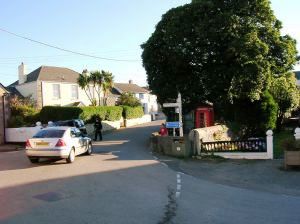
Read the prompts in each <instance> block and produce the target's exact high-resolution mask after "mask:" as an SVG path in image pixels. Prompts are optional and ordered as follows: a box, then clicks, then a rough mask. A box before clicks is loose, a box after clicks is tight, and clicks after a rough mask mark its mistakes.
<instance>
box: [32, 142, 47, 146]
mask: <svg viewBox="0 0 300 224" xmlns="http://www.w3.org/2000/svg"><path fill="white" fill-rule="evenodd" d="M35 145H36V146H49V142H36V143H35Z"/></svg>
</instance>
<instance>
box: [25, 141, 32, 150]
mask: <svg viewBox="0 0 300 224" xmlns="http://www.w3.org/2000/svg"><path fill="white" fill-rule="evenodd" d="M25 147H26V148H31V145H30V142H29V139H28V140H27V141H26V144H25Z"/></svg>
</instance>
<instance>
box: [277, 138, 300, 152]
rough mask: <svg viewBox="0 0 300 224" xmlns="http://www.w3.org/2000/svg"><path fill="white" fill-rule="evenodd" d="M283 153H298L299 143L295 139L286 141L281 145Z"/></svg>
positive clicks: (299, 149)
mask: <svg viewBox="0 0 300 224" xmlns="http://www.w3.org/2000/svg"><path fill="white" fill-rule="evenodd" d="M281 147H282V148H283V150H285V151H300V141H299V140H295V139H286V140H284V141H283V142H282V143H281Z"/></svg>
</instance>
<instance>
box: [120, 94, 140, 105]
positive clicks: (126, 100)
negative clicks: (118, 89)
mask: <svg viewBox="0 0 300 224" xmlns="http://www.w3.org/2000/svg"><path fill="white" fill-rule="evenodd" d="M117 104H118V105H124V106H129V107H137V106H140V105H141V102H140V100H139V99H138V98H136V97H135V96H134V95H133V93H122V94H121V96H120V97H119V99H118V102H117Z"/></svg>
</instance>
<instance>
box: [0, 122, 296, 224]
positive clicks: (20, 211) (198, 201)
mask: <svg viewBox="0 0 300 224" xmlns="http://www.w3.org/2000/svg"><path fill="white" fill-rule="evenodd" d="M159 124H160V121H156V122H152V123H149V124H145V125H140V126H136V127H132V128H128V129H123V130H118V131H116V132H113V133H110V134H108V135H105V136H104V141H103V142H96V143H95V144H94V154H93V155H92V156H80V157H76V160H75V163H73V164H66V163H65V161H56V162H49V161H45V162H42V163H40V164H37V165H32V164H30V163H29V161H28V160H27V158H26V157H25V156H24V151H18V152H3V153H0V223H26V224H27V223H30V224H31V223H33V224H35V223H93V224H94V223H101V224H102V223H125V224H127V223H128V224H134V223H139V224H144V223H145V224H147V223H149V224H150V223H151V224H152V223H153V224H158V223H178V224H184V223H230V224H232V223H256V224H257V223H272V224H274V223H289V224H293V223H297V224H298V223H300V212H299V208H300V198H299V197H296V196H287V195H280V194H272V193H268V192H261V191H255V190H249V189H242V188H237V187H231V186H227V185H221V184H218V183H213V182H209V181H206V180H203V179H200V178H195V177H193V176H189V175H185V174H182V173H180V172H177V171H176V170H173V169H170V168H169V167H167V166H166V164H165V163H160V162H159V161H157V160H156V158H154V157H153V155H152V154H151V153H150V152H149V149H148V139H149V136H150V134H151V133H152V132H154V131H157V130H158V127H159Z"/></svg>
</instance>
